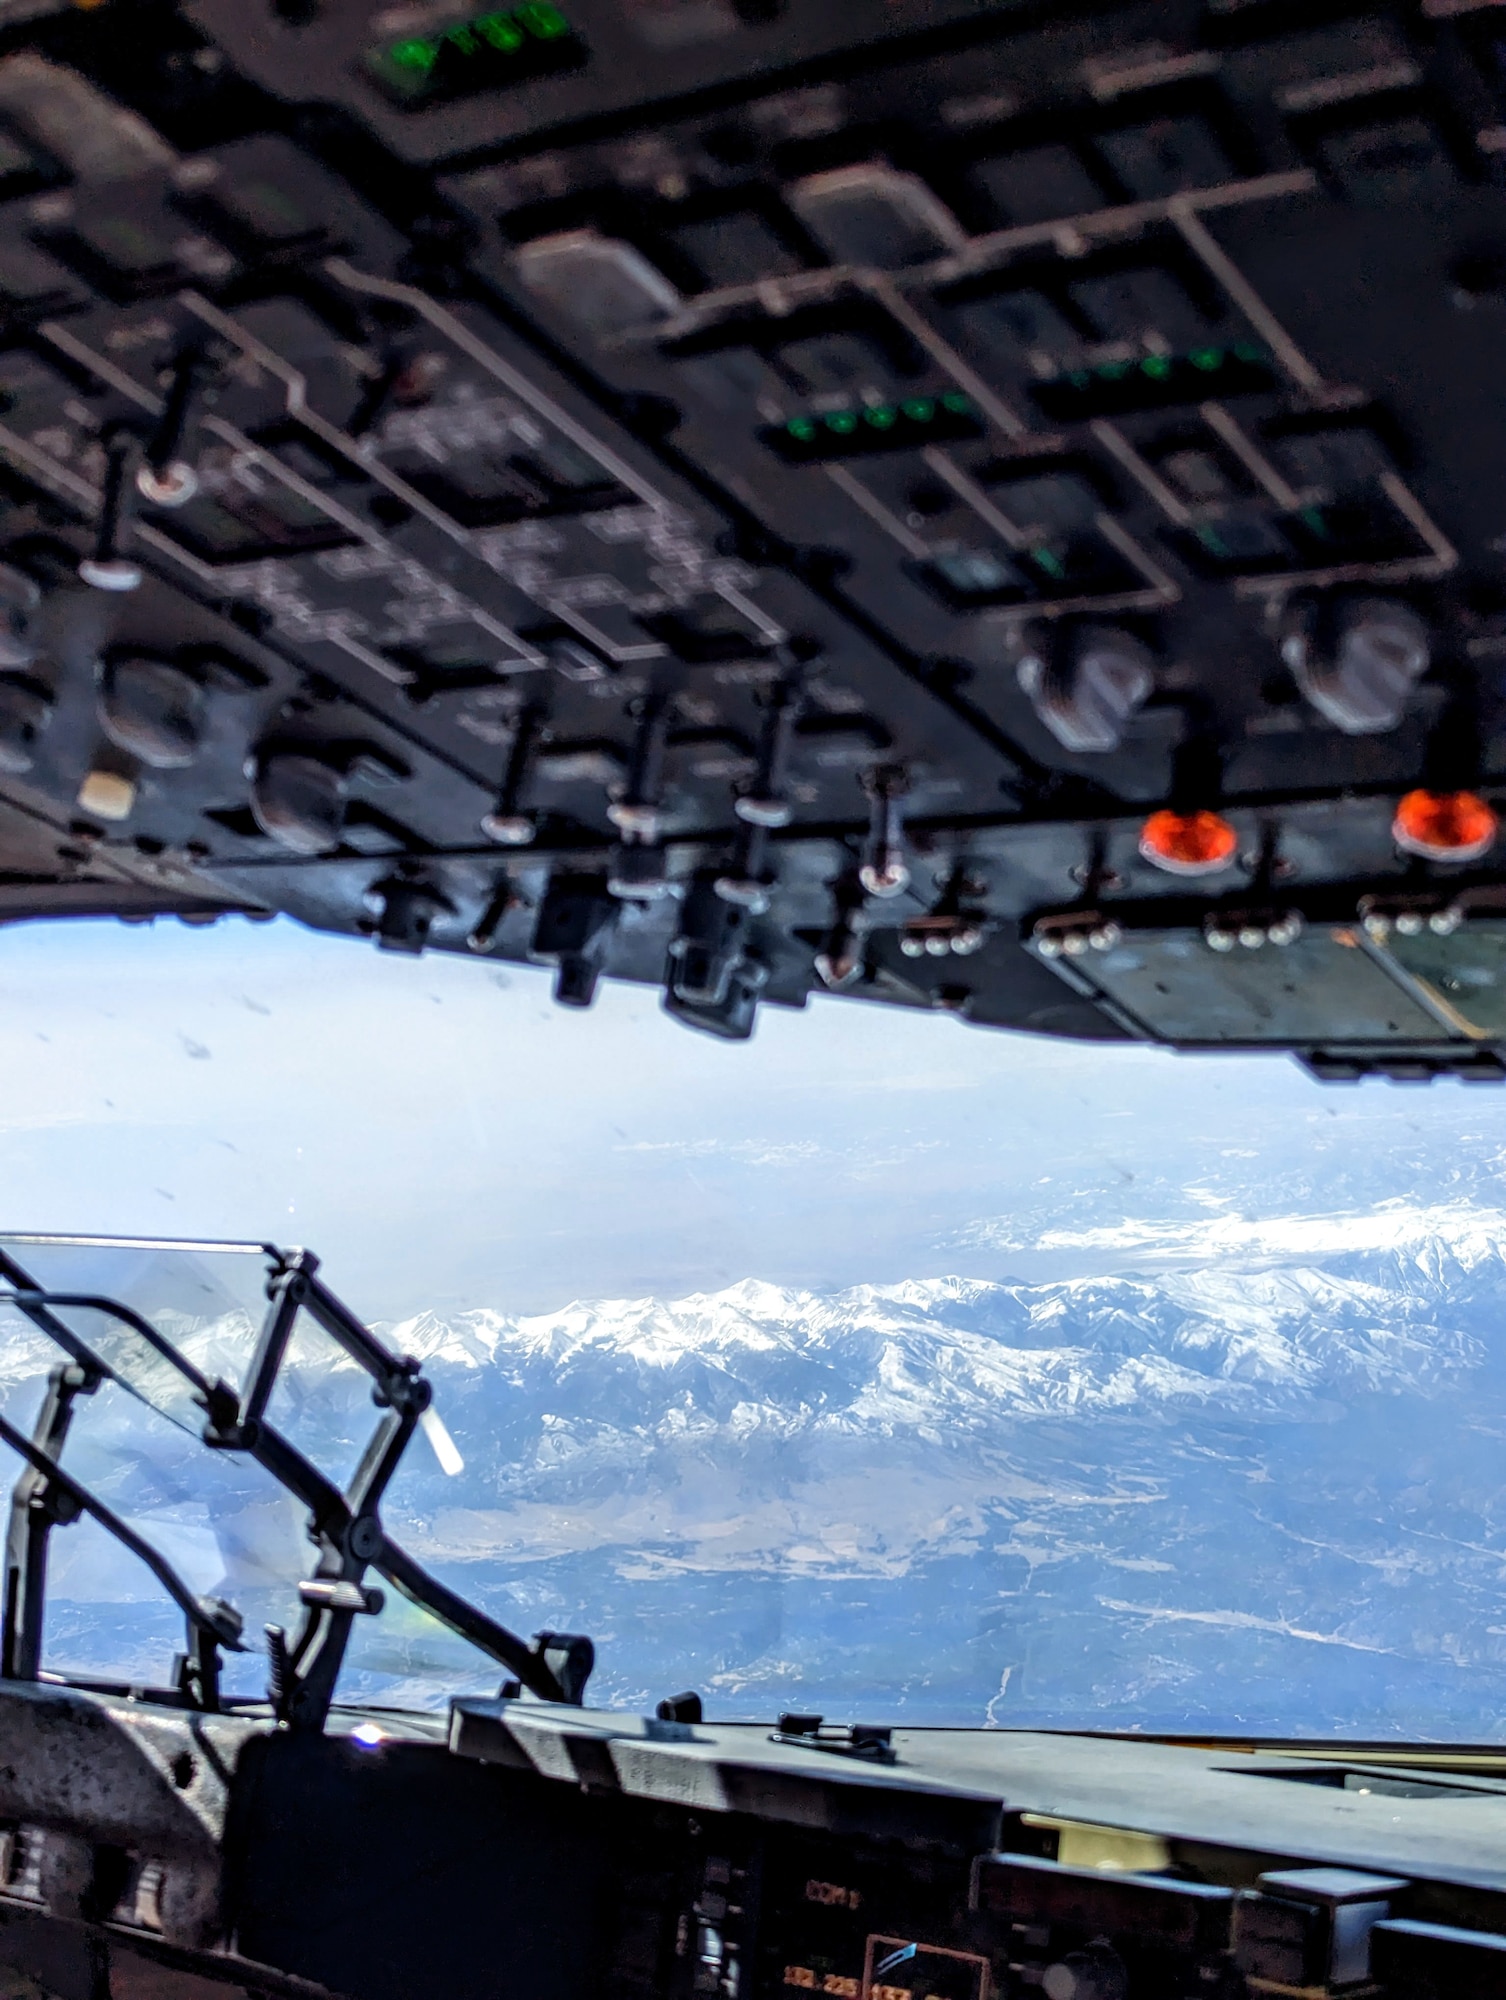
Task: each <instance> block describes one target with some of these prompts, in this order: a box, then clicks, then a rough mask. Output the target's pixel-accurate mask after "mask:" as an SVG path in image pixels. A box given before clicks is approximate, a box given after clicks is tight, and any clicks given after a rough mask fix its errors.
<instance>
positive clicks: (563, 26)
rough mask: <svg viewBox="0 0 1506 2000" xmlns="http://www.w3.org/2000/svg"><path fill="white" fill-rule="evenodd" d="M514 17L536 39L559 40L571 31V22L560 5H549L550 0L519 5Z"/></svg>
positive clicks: (534, 0) (538, 0)
mask: <svg viewBox="0 0 1506 2000" xmlns="http://www.w3.org/2000/svg"><path fill="white" fill-rule="evenodd" d="M514 18H515V19H517V20H518V21H520V22H521V23H522V25H523V26H524V27H525V28H526V29H527V30H528V32H529V34H530V35H532V36H533V37H534V39H535V40H536V41H540V42H557V41H558V40H559V38H560V36H561V35H568V34H569V32H570V23H569V22H568V21H567V20H566V19H565V17H564V15H563V14H562V13H561V12H560V10H559V8H558V7H551V6H549V4H548V0H532V4H530V5H529V6H526V7H519V8H518V10H517V13H516V15H515V17H514Z"/></svg>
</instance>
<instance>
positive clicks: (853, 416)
mask: <svg viewBox="0 0 1506 2000" xmlns="http://www.w3.org/2000/svg"><path fill="white" fill-rule="evenodd" d="M942 411H945V412H946V413H947V414H948V415H950V416H954V417H970V416H971V415H972V414H973V406H972V404H971V403H970V402H969V400H968V399H967V397H966V396H963V395H961V394H959V393H958V392H957V391H956V390H951V389H949V390H948V391H947V393H946V394H945V395H944V396H911V397H909V398H908V399H907V400H906V401H905V402H903V403H872V404H870V405H869V406H868V407H867V408H866V409H863V410H828V411H827V413H826V415H825V416H824V417H819V418H818V417H791V419H790V421H789V422H788V423H787V424H786V425H785V430H786V431H787V432H788V434H789V435H790V436H791V437H792V438H795V439H797V440H798V441H799V442H800V443H801V444H810V443H811V442H812V440H813V439H815V438H818V437H819V436H820V435H821V432H822V431H823V429H824V430H828V431H830V432H831V433H832V435H833V436H835V437H851V436H852V435H853V433H854V432H855V431H856V430H857V429H858V428H859V426H860V425H862V424H866V425H867V426H868V427H869V429H870V430H875V431H892V430H893V429H894V426H895V425H896V424H897V423H898V422H899V420H900V418H901V417H906V418H908V419H909V421H910V422H911V423H912V424H929V423H933V422H934V421H935V419H936V417H937V416H938V415H939V414H940V413H941V412H942Z"/></svg>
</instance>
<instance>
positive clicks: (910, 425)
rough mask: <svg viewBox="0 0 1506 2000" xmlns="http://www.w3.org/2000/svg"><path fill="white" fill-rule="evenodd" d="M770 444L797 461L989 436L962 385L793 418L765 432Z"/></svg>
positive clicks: (958, 441)
mask: <svg viewBox="0 0 1506 2000" xmlns="http://www.w3.org/2000/svg"><path fill="white" fill-rule="evenodd" d="M760 435H761V436H762V438H763V441H764V443H765V444H766V445H768V446H770V447H771V448H772V449H773V450H774V451H776V452H778V454H779V456H780V457H781V458H783V459H788V460H789V461H790V462H791V463H792V464H796V465H808V464H811V463H812V462H816V463H820V462H823V461H825V460H827V459H833V458H856V457H859V456H860V455H867V454H871V453H875V452H881V451H913V450H914V449H915V448H916V446H917V445H919V444H960V443H963V442H965V441H966V440H967V439H969V438H978V437H982V435H983V425H982V423H981V421H980V419H979V416H978V412H977V410H976V409H975V408H974V406H973V402H972V399H971V398H970V397H968V396H964V395H963V394H962V393H961V391H960V390H953V389H949V390H947V391H946V392H945V394H943V395H940V396H907V397H906V398H905V399H904V401H903V402H899V403H867V404H862V405H859V406H858V407H857V408H848V409H842V410H827V411H825V412H823V413H822V414H821V415H820V416H801V417H791V418H790V420H789V422H788V423H783V424H774V425H771V426H769V427H768V428H766V429H765V430H764V431H762V432H761V433H760Z"/></svg>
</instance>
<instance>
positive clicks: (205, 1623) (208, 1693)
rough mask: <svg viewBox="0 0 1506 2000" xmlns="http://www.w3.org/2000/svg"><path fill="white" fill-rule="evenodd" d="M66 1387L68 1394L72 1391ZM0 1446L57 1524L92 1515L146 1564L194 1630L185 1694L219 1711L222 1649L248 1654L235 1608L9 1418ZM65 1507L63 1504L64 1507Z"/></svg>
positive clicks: (1, 1423) (34, 1501) (34, 1500)
mask: <svg viewBox="0 0 1506 2000" xmlns="http://www.w3.org/2000/svg"><path fill="white" fill-rule="evenodd" d="M61 1386H63V1387H65V1388H66V1387H67V1386H69V1385H67V1384H63V1385H61ZM0 1444H7V1445H9V1446H10V1448H11V1450H12V1451H13V1452H15V1453H16V1454H17V1456H18V1457H20V1458H23V1459H24V1460H25V1461H26V1463H27V1464H28V1465H29V1466H30V1467H31V1469H32V1471H33V1472H34V1473H36V1474H37V1475H38V1477H39V1478H40V1479H41V1480H42V1482H43V1487H42V1488H41V1489H40V1490H39V1489H37V1488H36V1487H35V1486H33V1487H32V1489H31V1495H30V1504H31V1505H32V1506H38V1505H40V1506H43V1507H45V1509H46V1511H47V1513H48V1514H49V1515H50V1517H51V1520H52V1521H54V1522H61V1521H64V1520H70V1519H71V1520H76V1519H77V1518H78V1516H79V1515H80V1514H88V1515H89V1516H90V1517H91V1518H92V1519H94V1520H96V1521H97V1522H98V1523H99V1525H100V1526H101V1527H102V1528H103V1529H104V1530H105V1532H106V1533H107V1534H109V1535H113V1536H114V1538H115V1540H116V1541H117V1542H119V1543H120V1545H121V1546H122V1548H126V1549H129V1550H130V1552H131V1554H132V1555H133V1556H135V1557H136V1558H137V1560H138V1561H140V1562H143V1563H145V1564H146V1566H147V1568H148V1569H149V1570H150V1571H151V1573H152V1575H153V1576H154V1577H156V1579H157V1581H158V1583H160V1584H161V1585H162V1588H163V1589H164V1590H165V1591H166V1592H167V1594H168V1596H169V1597H170V1598H171V1599H172V1600H173V1602H174V1604H176V1605H177V1607H178V1609H179V1610H180V1611H181V1612H182V1613H183V1616H184V1619H185V1620H186V1622H187V1625H188V1656H187V1660H186V1662H185V1671H184V1675H183V1685H182V1688H181V1690H180V1691H181V1692H183V1693H189V1692H192V1693H193V1694H194V1695H195V1696H196V1698H197V1701H198V1705H199V1706H200V1707H203V1708H215V1707H218V1705H219V1649H220V1648H221V1647H224V1648H225V1649H226V1650H227V1651H228V1652H232V1653H243V1652H245V1650H246V1648H245V1646H244V1645H243V1644H242V1641H241V1633H242V1631H243V1630H244V1629H245V1628H244V1622H243V1620H242V1618H241V1615H240V1613H239V1612H238V1611H237V1610H236V1608H235V1606H234V1605H233V1604H227V1603H226V1602H225V1601H224V1599H223V1598H219V1597H199V1596H197V1595H195V1593H194V1592H193V1591H191V1590H190V1589H189V1587H188V1585H187V1584H186V1583H185V1582H184V1581H183V1579H182V1578H181V1577H180V1576H179V1575H178V1572H177V1571H176V1570H175V1569H174V1568H173V1566H172V1564H171V1563H170V1562H169V1561H168V1560H167V1558H166V1556H164V1555H163V1554H161V1552H160V1551H159V1550H157V1549H155V1548H153V1546H152V1544H151V1543H150V1542H149V1541H147V1540H146V1539H145V1538H144V1537H143V1536H141V1535H138V1534H137V1532H136V1530H135V1529H134V1528H133V1527H131V1526H129V1524H128V1523H127V1522H125V1521H123V1520H122V1519H121V1518H120V1516H119V1515H118V1514H117V1513H116V1512H115V1510H114V1508H113V1507H108V1506H106V1504H105V1502H104V1501H103V1500H100V1499H99V1498H97V1497H96V1495H94V1494H93V1493H91V1492H90V1491H89V1488H88V1487H87V1486H85V1485H84V1484H83V1482H82V1480H78V1479H75V1478H74V1476H73V1474H72V1473H71V1472H65V1471H64V1470H63V1468H62V1466H61V1465H60V1464H59V1463H58V1461H57V1460H56V1459H55V1458H54V1457H53V1456H52V1454H51V1453H50V1452H48V1451H45V1450H43V1448H42V1446H41V1445H39V1444H37V1443H35V1442H34V1441H33V1440H32V1439H31V1438H29V1437H27V1435H26V1433H25V1432H24V1431H21V1430H18V1429H17V1428H16V1426H15V1425H14V1424H13V1423H11V1421H10V1420H9V1418H8V1417H5V1416H0ZM59 1501H61V1502H62V1503H63V1504H62V1506H61V1507H60V1506H59Z"/></svg>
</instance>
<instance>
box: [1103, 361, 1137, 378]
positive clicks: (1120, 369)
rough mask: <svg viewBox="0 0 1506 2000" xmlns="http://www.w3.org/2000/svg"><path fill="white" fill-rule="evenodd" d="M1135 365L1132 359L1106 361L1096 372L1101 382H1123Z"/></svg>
mask: <svg viewBox="0 0 1506 2000" xmlns="http://www.w3.org/2000/svg"><path fill="white" fill-rule="evenodd" d="M1134 365H1135V364H1134V363H1133V362H1132V361H1105V362H1103V363H1101V364H1100V366H1099V367H1098V368H1097V369H1095V371H1094V373H1095V374H1096V375H1097V377H1098V379H1099V381H1100V382H1122V381H1123V380H1124V378H1125V376H1126V375H1128V373H1129V372H1130V370H1131V368H1133V367H1134Z"/></svg>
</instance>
